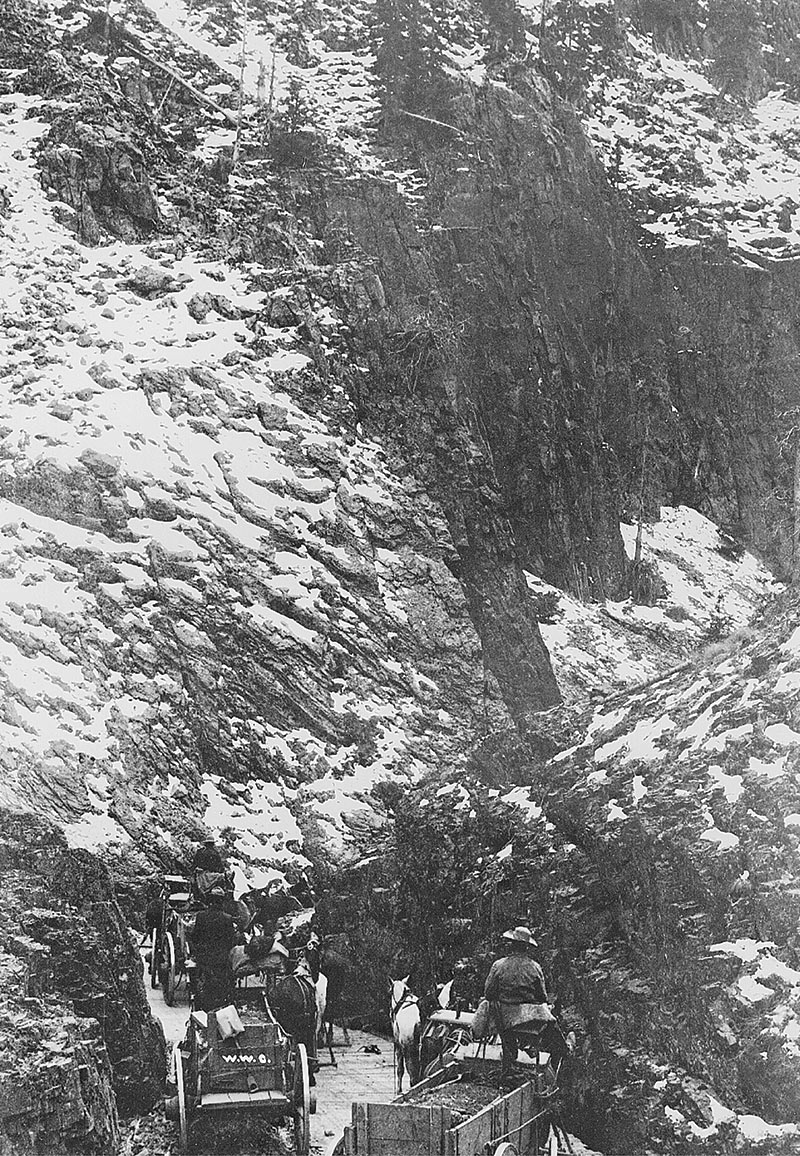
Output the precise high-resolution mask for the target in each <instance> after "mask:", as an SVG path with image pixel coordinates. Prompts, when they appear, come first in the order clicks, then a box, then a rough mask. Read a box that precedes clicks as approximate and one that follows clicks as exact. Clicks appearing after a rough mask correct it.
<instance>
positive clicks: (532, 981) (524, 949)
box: [484, 927, 555, 1071]
mask: <svg viewBox="0 0 800 1156" xmlns="http://www.w3.org/2000/svg"><path fill="white" fill-rule="evenodd" d="M502 938H503V946H504V948H507V951H508V954H507V955H505V956H503V957H502V958H501V959H496V960H495V962H494V963H493V964H492V966H491V969H490V971H489V974H488V976H487V977H486V987H485V989H484V995H485V997H486V999H487V1000H489V1002H490V1003H491V1004H492V1005H494V1008H495V1016H496V1018H497V1019H498V1021H499V1024H500V1040H501V1042H502V1045H503V1069H504V1070H505V1071H509V1070H510V1069H511V1067H512V1066H513V1064H514V1063H515V1061H516V1059H517V1054H518V1051H519V1047H520V1044H522V1045H523V1046H525V1044H526V1043H527V1042H530V1039H531V1037H534V1036H536V1035H538V1033H539V1032H540V1030H541V1028H542V1025H543V1024H545V1023H550V1022H551V1021H552V1020H553V1019H554V1018H555V1017H554V1016H553V1013H552V1012H551V1011H550V1008H549V1007H548V1003H547V988H546V987H545V982H544V973H543V971H542V969H541V967H540V966H539V964H538V963H537V962H536V960H535V959H534V958H533V951H534V950H535V948H536V946H537V944H536V940H535V939H534V938H533V934H532V933H531V931H530V929H529V928H527V927H514V928H512V929H511V930H510V931H505V932H503V937H502Z"/></svg>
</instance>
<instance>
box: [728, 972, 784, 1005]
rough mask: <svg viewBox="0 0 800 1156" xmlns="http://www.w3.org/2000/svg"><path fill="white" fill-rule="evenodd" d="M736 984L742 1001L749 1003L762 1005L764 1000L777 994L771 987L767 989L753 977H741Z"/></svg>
mask: <svg viewBox="0 0 800 1156" xmlns="http://www.w3.org/2000/svg"><path fill="white" fill-rule="evenodd" d="M736 984H737V987H738V989H739V994H740V995H741V997H742V999H744V1000H746V1001H747V1002H748V1003H760V1001H761V1000H762V999H768V998H769V997H770V996H771V995H774V994H775V992H774V990H773V989H772V988H771V987H765V986H764V984H763V983H759V982H758V980H756V979H754V978H753V976H752V975H743V976H740V977H739V979H738V980H737V981H736Z"/></svg>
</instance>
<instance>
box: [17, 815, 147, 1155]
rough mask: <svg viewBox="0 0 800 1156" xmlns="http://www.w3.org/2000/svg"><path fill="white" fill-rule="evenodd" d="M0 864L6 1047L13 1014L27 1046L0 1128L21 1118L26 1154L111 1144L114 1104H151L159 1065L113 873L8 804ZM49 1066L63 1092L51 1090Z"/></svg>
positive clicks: (129, 1107) (126, 1108) (128, 1108)
mask: <svg viewBox="0 0 800 1156" xmlns="http://www.w3.org/2000/svg"><path fill="white" fill-rule="evenodd" d="M0 872H2V881H3V911H2V927H3V937H4V952H5V954H3V955H2V965H3V967H4V969H5V971H6V973H7V975H8V977H9V981H10V986H9V987H8V989H7V991H8V996H9V1003H8V1004H7V1005H4V1007H3V1016H4V1018H6V1019H7V1020H8V1022H7V1025H6V1026H7V1028H8V1030H7V1031H6V1030H4V1032H3V1041H4V1046H6V1047H7V1048H11V1049H13V1047H14V1046H15V1030H14V1026H13V1025H14V1022H15V1017H16V1015H17V1014H20V1013H24V1015H23V1016H22V1019H23V1020H24V1024H25V1032H27V1033H28V1036H27V1038H28V1039H29V1040H30V1041H31V1042H32V1045H35V1047H34V1046H32V1047H31V1050H30V1052H29V1054H28V1055H27V1062H26V1066H25V1069H24V1072H22V1073H21V1074H20V1078H19V1079H17V1080H16V1081H15V1087H16V1091H15V1093H14V1095H10V1094H9V1096H8V1098H7V1099H6V1100H5V1102H4V1105H3V1111H2V1113H0V1114H1V1115H2V1116H3V1117H4V1127H5V1130H6V1132H7V1133H9V1134H10V1135H17V1134H18V1133H19V1130H20V1129H21V1128H22V1121H23V1120H24V1121H25V1128H26V1132H27V1137H28V1140H29V1142H30V1144H31V1148H30V1150H31V1151H37V1152H40V1151H47V1152H48V1153H49V1152H61V1151H67V1150H75V1147H74V1146H75V1144H76V1143H78V1144H79V1150H80V1151H86V1152H92V1153H94V1152H111V1151H113V1150H114V1144H115V1141H116V1133H117V1110H118V1109H119V1110H120V1111H121V1112H123V1113H128V1112H133V1111H140V1110H142V1111H144V1110H147V1109H148V1108H149V1107H151V1106H152V1104H153V1103H154V1102H155V1101H156V1100H157V1099H158V1098H159V1096H160V1092H161V1081H162V1079H163V1077H164V1074H165V1066H166V1064H165V1048H164V1039H163V1033H162V1032H161V1028H160V1025H158V1024H157V1023H156V1022H155V1021H154V1020H153V1019H152V1017H151V1016H150V1012H149V1008H148V1005H147V999H146V996H145V992H144V987H143V983H142V976H141V964H140V961H139V956H138V952H137V950H136V948H135V946H134V945H133V944H132V942H131V939H130V935H129V932H128V929H127V926H126V924H125V922H124V920H123V917H122V913H121V911H120V909H119V907H118V905H117V902H116V899H115V896H114V889H113V886H112V884H111V880H110V876H109V874H108V872H107V870H106V868H105V867H103V865H102V864H101V863H100V861H99V860H98V859H96V858H95V857H94V856H93V855H91V854H90V853H89V852H86V851H73V850H70V849H68V848H67V846H66V843H65V840H64V837H63V835H61V834H60V833H59V832H57V831H56V829H54V828H53V827H51V826H49V825H48V824H46V823H43V822H41V821H40V820H38V819H36V818H34V817H33V816H31V815H23V814H17V813H12V812H9V811H3V813H2V842H1V843H0ZM20 1022H22V1021H20ZM48 1023H50V1026H49V1027H48ZM56 1024H58V1026H55V1025H56ZM51 1033H53V1034H54V1035H55V1037H56V1042H55V1043H54V1045H53V1047H50V1045H49V1043H48V1038H49V1036H50V1034H51ZM52 1072H55V1074H56V1076H57V1078H58V1079H57V1083H58V1086H60V1087H61V1089H62V1090H61V1093H60V1094H59V1095H58V1096H55V1097H54V1096H53V1094H52V1091H51V1090H50V1084H51V1083H52V1081H50V1080H48V1078H47V1076H48V1073H51V1074H52ZM45 1089H48V1091H47V1093H46V1092H45ZM81 1129H83V1130H81ZM70 1144H71V1145H72V1146H73V1147H72V1149H70ZM0 1150H1V1149H0ZM13 1150H14V1151H17V1150H18V1151H28V1149H27V1148H24V1147H21V1148H19V1149H13Z"/></svg>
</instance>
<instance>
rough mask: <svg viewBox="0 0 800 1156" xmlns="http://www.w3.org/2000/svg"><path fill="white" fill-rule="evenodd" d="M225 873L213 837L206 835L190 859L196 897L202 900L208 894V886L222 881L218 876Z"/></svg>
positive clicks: (222, 861) (223, 864) (223, 863)
mask: <svg viewBox="0 0 800 1156" xmlns="http://www.w3.org/2000/svg"><path fill="white" fill-rule="evenodd" d="M224 875H225V862H224V860H223V858H222V856H221V855H220V853H219V851H218V850H217V844H216V842H215V841H214V839H213V838H212V837H211V836H210V835H208V836H207V837H206V838H205V839H203V841H202V843H201V844H200V846H199V847H198V848H197V850H196V851H195V853H194V859H192V888H193V890H194V893H195V896H196V898H197V899H200V900H203V899H205V898H206V897H207V896H208V891H209V888H211V887H213V886H214V885H215V884H217V883H219V882H222V880H221V879H220V876H223V877H224Z"/></svg>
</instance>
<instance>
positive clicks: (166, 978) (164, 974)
mask: <svg viewBox="0 0 800 1156" xmlns="http://www.w3.org/2000/svg"><path fill="white" fill-rule="evenodd" d="M159 963H160V967H159V973H160V976H161V987H162V989H163V991H164V1003H165V1004H166V1005H167V1006H168V1007H172V1005H173V1004H174V1003H175V986H176V984H175V940H174V939H173V938H172V932H171V931H168V932H167V933H166V935H165V936H164V938H163V939H162V941H161V955H160V959H159Z"/></svg>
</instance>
